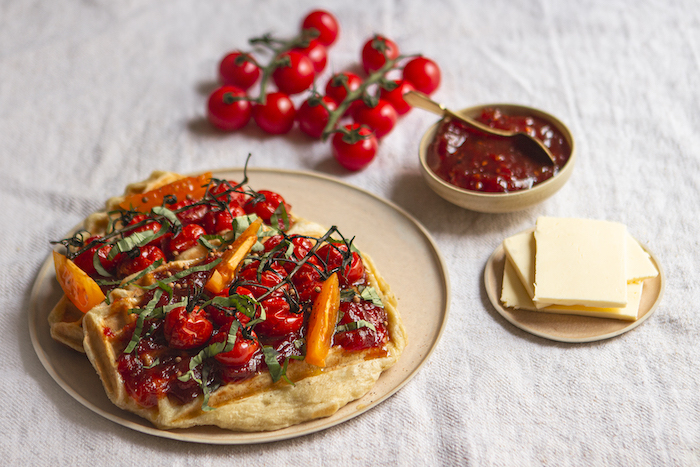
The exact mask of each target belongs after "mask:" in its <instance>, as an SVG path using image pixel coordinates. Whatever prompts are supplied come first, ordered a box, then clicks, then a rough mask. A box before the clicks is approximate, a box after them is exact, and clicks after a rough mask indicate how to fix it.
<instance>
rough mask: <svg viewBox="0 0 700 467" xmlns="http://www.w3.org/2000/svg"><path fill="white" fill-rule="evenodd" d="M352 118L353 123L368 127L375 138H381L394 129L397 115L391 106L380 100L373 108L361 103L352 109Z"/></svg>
mask: <svg viewBox="0 0 700 467" xmlns="http://www.w3.org/2000/svg"><path fill="white" fill-rule="evenodd" d="M352 117H353V120H355V123H359V124H360V125H367V126H368V127H370V128H371V129H372V130H373V131H374V134H375V136H376V137H377V138H383V137H384V136H385V135H386V134H388V133H389V132H390V131H391V130H392V129H393V128H394V125H396V120H398V118H399V114H398V113H396V110H395V109H394V107H392V106H391V104H389V103H388V102H387V101H385V100H382V99H380V100H379V101H377V105H375V106H374V107H370V106H368V105H367V103H365V102H362V103H361V104H360V105H358V106H357V107H356V108H355V109H354V111H353V114H352Z"/></svg>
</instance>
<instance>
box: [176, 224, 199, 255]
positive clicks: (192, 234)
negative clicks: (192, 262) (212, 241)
mask: <svg viewBox="0 0 700 467" xmlns="http://www.w3.org/2000/svg"><path fill="white" fill-rule="evenodd" d="M206 233H207V232H206V231H205V230H204V227H202V226H201V225H199V224H189V225H186V226H185V227H183V229H182V231H181V232H180V233H179V234H177V235H176V236H174V237H172V238H170V240H169V241H168V242H167V244H168V246H167V251H168V254H169V256H170V257H176V256H178V255H180V254H182V253H184V252H185V251H187V250H189V249H190V248H194V247H195V246H197V244H198V242H197V239H198V238H199V237H201V236H202V235H205V234H206Z"/></svg>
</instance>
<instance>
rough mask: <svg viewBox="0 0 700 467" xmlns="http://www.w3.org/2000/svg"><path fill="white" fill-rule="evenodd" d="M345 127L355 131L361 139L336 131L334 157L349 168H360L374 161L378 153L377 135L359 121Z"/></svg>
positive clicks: (333, 141) (333, 142) (333, 143)
mask: <svg viewBox="0 0 700 467" xmlns="http://www.w3.org/2000/svg"><path fill="white" fill-rule="evenodd" d="M345 129H346V130H348V131H354V132H355V133H356V134H357V136H358V138H360V139H357V140H356V141H353V140H352V138H351V137H349V136H347V135H345V134H343V133H336V134H335V135H333V140H332V145H333V157H335V158H336V160H337V161H338V162H339V163H340V165H342V166H343V167H345V168H346V169H348V170H360V169H362V168H364V167H366V166H367V165H368V164H369V163H370V162H372V159H374V156H375V155H376V154H377V148H378V146H379V145H378V143H377V137H376V136H374V134H373V133H372V131H371V130H370V129H368V128H367V127H360V125H359V124H357V123H354V124H352V125H346V126H345Z"/></svg>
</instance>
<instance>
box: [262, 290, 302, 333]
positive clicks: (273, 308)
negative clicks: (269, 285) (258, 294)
mask: <svg viewBox="0 0 700 467" xmlns="http://www.w3.org/2000/svg"><path fill="white" fill-rule="evenodd" d="M262 306H263V307H264V308H265V321H263V322H261V323H258V324H256V325H255V332H257V333H258V334H259V335H261V336H267V337H282V336H286V335H287V334H291V333H292V332H296V331H298V330H299V329H301V326H302V324H304V313H292V311H291V310H290V309H289V303H288V302H287V299H286V298H284V297H282V296H277V297H270V298H266V299H265V300H263V301H262Z"/></svg>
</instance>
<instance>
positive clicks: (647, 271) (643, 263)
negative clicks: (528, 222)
mask: <svg viewBox="0 0 700 467" xmlns="http://www.w3.org/2000/svg"><path fill="white" fill-rule="evenodd" d="M503 248H504V250H505V253H506V258H507V260H506V264H505V268H504V272H503V289H502V291H501V302H502V303H503V304H504V305H505V306H507V307H512V308H517V309H524V310H531V311H541V312H547V313H561V314H575V315H584V316H594V317H600V318H614V319H623V320H629V321H634V320H636V319H637V317H638V312H639V303H640V299H641V296H642V288H643V285H644V281H645V280H646V279H650V278H653V277H656V276H657V275H658V271H657V269H656V267H655V266H654V263H653V262H652V261H651V258H650V257H649V254H648V253H647V252H646V251H644V249H643V248H642V247H641V246H640V245H639V243H638V242H637V241H636V240H635V239H634V238H633V237H632V236H631V235H630V234H629V233H627V227H626V226H625V225H624V224H621V223H619V222H609V221H602V220H593V219H570V218H553V217H540V218H539V219H537V225H536V227H535V231H534V232H523V233H520V234H517V235H514V236H512V237H509V238H507V239H505V240H504V242H503Z"/></svg>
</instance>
